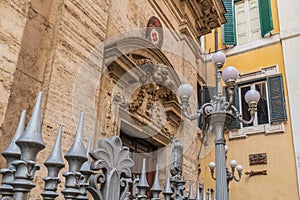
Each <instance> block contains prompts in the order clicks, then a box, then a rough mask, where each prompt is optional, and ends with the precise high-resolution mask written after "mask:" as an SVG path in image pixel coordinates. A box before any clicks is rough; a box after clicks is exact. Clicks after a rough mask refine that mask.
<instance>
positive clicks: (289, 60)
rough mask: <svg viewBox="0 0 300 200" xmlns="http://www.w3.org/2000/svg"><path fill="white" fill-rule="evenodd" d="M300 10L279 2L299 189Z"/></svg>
mask: <svg viewBox="0 0 300 200" xmlns="http://www.w3.org/2000/svg"><path fill="white" fill-rule="evenodd" d="M299 8H300V3H299V2H297V1H289V3H288V4H287V3H286V2H283V1H281V0H278V13H279V21H280V35H281V40H282V49H283V56H284V63H285V71H286V76H287V80H288V81H287V87H288V91H289V101H290V110H291V111H290V115H291V121H292V130H293V141H294V150H295V156H296V162H297V174H298V175H297V177H298V188H299V187H300V186H299V182H300V176H299V173H300V169H299V162H300V156H299V155H300V144H299V134H297V133H298V132H299V129H300V127H299V125H298V123H297V119H298V118H299V114H298V113H299V106H298V105H297V104H298V102H299V91H300V88H299V80H298V78H297V67H296V65H297V63H299V61H300V60H299V56H298V54H297V44H299V42H300V37H299V34H300V17H299V16H298V15H297V14H296V12H297V10H299Z"/></svg>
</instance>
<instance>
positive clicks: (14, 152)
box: [0, 110, 26, 199]
mask: <svg viewBox="0 0 300 200" xmlns="http://www.w3.org/2000/svg"><path fill="white" fill-rule="evenodd" d="M25 117H26V111H25V110H23V111H22V114H21V117H20V120H19V124H18V127H17V129H16V132H15V134H14V137H13V139H12V141H11V143H10V144H9V145H8V147H7V148H6V150H5V151H4V152H3V153H2V155H3V156H4V158H5V159H6V168H3V169H1V170H0V174H2V184H1V186H0V194H2V198H1V199H4V198H8V197H11V198H12V197H13V196H14V191H13V190H14V188H13V186H12V185H11V183H12V181H13V180H14V169H13V166H12V162H13V161H14V160H19V159H20V157H21V151H20V149H19V147H18V146H17V145H16V140H17V139H18V138H19V137H20V136H21V134H22V133H23V131H24V127H25Z"/></svg>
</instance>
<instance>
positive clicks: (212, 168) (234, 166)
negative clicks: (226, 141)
mask: <svg viewBox="0 0 300 200" xmlns="http://www.w3.org/2000/svg"><path fill="white" fill-rule="evenodd" d="M228 150H229V147H228V146H227V145H225V154H227V152H228ZM225 160H227V156H226V157H225ZM229 164H230V168H231V171H229V169H228V168H227V167H226V174H227V187H228V186H229V183H230V181H232V180H235V181H236V182H239V181H240V180H241V178H242V171H243V166H242V165H238V164H237V162H236V160H231V161H230V162H229ZM208 166H209V168H210V174H211V177H212V179H214V180H216V178H215V177H214V171H215V166H216V164H215V163H214V162H210V163H209V164H208ZM235 171H237V172H238V176H236V175H235ZM227 189H228V191H229V188H227Z"/></svg>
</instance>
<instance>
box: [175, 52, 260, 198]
mask: <svg viewBox="0 0 300 200" xmlns="http://www.w3.org/2000/svg"><path fill="white" fill-rule="evenodd" d="M225 60H226V57H225V55H224V54H223V53H221V52H217V53H215V54H214V55H213V56H212V63H213V64H214V66H215V68H216V90H217V94H216V95H215V96H214V97H213V98H212V100H211V101H210V102H209V103H205V104H204V105H202V106H201V108H200V109H199V110H197V113H196V115H193V116H191V115H189V114H188V111H187V108H188V106H189V98H190V96H191V95H192V93H193V89H192V86H190V85H188V84H182V85H180V86H179V88H178V95H179V96H180V100H181V106H182V112H183V114H184V116H185V117H186V118H188V119H189V120H195V119H198V118H199V117H200V116H203V117H204V120H205V122H206V123H209V124H210V126H211V127H212V128H213V131H214V132H215V134H216V136H215V147H216V155H215V156H216V199H217V200H228V191H227V172H226V160H225V139H224V128H225V126H226V125H227V124H229V123H230V122H232V121H233V119H238V120H239V121H240V122H242V123H244V124H251V123H252V122H253V120H254V117H255V113H256V109H257V102H258V101H259V99H260V94H259V93H258V92H257V91H256V90H249V91H248V92H247V93H246V95H245V100H246V102H247V103H248V105H249V111H250V114H251V119H250V120H249V121H246V120H244V119H242V116H241V114H240V113H239V112H238V110H237V108H235V107H234V106H233V105H232V102H233V95H234V86H235V84H236V80H237V78H238V71H237V70H236V69H235V68H234V67H232V66H230V67H227V68H225V69H224V70H223V73H222V72H221V68H222V67H223V65H224V63H225ZM221 77H222V79H223V81H224V82H225V83H226V85H227V91H228V96H229V99H228V101H227V99H226V97H225V95H222V93H221Z"/></svg>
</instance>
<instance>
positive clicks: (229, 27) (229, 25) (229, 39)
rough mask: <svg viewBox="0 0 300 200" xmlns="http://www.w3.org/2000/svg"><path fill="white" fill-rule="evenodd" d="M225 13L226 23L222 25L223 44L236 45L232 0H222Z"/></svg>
mask: <svg viewBox="0 0 300 200" xmlns="http://www.w3.org/2000/svg"><path fill="white" fill-rule="evenodd" d="M223 3H224V6H225V9H226V13H225V15H224V16H225V18H226V21H227V22H226V23H225V24H223V25H222V34H223V44H228V45H236V34H235V19H234V3H233V0H223Z"/></svg>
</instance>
